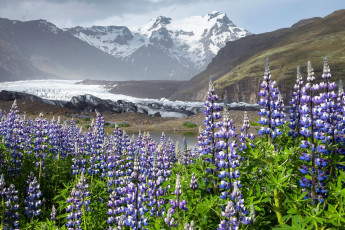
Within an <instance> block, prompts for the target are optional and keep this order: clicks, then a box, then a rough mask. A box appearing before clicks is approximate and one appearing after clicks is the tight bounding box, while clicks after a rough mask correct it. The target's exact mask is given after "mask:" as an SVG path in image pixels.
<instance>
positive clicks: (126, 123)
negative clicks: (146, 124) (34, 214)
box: [117, 121, 130, 128]
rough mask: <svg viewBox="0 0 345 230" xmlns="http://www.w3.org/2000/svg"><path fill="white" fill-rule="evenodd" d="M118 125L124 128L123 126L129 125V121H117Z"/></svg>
mask: <svg viewBox="0 0 345 230" xmlns="http://www.w3.org/2000/svg"><path fill="white" fill-rule="evenodd" d="M117 125H118V126H119V127H120V128H123V127H129V126H130V125H129V123H128V122H126V121H124V122H121V123H117Z"/></svg>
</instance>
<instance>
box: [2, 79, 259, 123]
mask: <svg viewBox="0 0 345 230" xmlns="http://www.w3.org/2000/svg"><path fill="white" fill-rule="evenodd" d="M77 82H78V81H73V80H27V81H15V82H3V83H1V85H0V91H1V90H6V91H15V92H22V93H26V94H31V95H35V96H38V97H40V98H42V99H43V100H44V102H45V103H50V104H56V105H58V106H71V107H70V108H73V109H79V110H80V111H84V112H91V111H92V110H94V109H95V108H97V109H103V110H104V111H108V112H117V113H119V112H128V111H131V112H137V113H143V114H147V115H150V116H161V117H179V118H180V117H186V116H190V115H195V114H198V113H201V112H202V111H203V110H204V103H203V102H187V101H170V100H168V99H165V98H161V99H147V98H136V97H131V96H125V95H121V94H112V93H109V92H108V88H107V86H103V85H83V84H76V83H77ZM29 99H30V98H29ZM71 104H72V105H71ZM228 106H229V109H240V110H257V109H258V108H259V106H258V105H250V104H246V103H243V102H240V103H231V104H229V105H228Z"/></svg>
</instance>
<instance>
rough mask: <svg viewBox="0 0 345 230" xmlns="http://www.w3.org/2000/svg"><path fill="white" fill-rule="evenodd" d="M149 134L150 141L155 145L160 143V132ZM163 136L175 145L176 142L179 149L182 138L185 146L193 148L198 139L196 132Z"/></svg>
mask: <svg viewBox="0 0 345 230" xmlns="http://www.w3.org/2000/svg"><path fill="white" fill-rule="evenodd" d="M127 133H128V135H132V134H134V135H136V136H137V134H138V133H129V132H127ZM149 133H150V136H151V137H152V139H153V140H154V141H156V142H157V143H159V142H160V138H161V136H162V132H158V131H150V132H149ZM164 134H165V137H166V139H168V138H170V139H171V140H172V141H174V142H175V143H176V141H178V143H179V146H180V147H182V144H183V138H184V137H185V138H186V141H187V145H188V146H189V147H194V146H195V145H197V144H198V139H197V136H198V133H196V132H184V133H181V132H164Z"/></svg>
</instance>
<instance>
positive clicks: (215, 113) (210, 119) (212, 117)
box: [200, 79, 222, 164]
mask: <svg viewBox="0 0 345 230" xmlns="http://www.w3.org/2000/svg"><path fill="white" fill-rule="evenodd" d="M218 100H219V97H218V96H217V94H215V89H214V85H213V81H212V79H210V82H209V88H208V92H207V97H206V101H205V103H204V105H205V110H204V115H205V119H204V126H205V130H204V131H203V133H202V140H203V141H202V142H201V143H200V147H202V152H203V154H204V155H208V154H210V155H212V159H209V160H210V161H211V162H213V163H214V164H215V161H216V152H215V149H216V145H215V136H214V134H215V129H216V128H219V127H220V124H219V123H217V122H216V121H217V120H218V119H220V118H221V115H220V111H221V109H222V107H221V106H220V105H217V104H216V102H217V101H218Z"/></svg>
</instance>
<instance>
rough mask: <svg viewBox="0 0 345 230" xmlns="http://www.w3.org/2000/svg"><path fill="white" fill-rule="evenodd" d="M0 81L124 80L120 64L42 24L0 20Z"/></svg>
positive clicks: (123, 67)
mask: <svg viewBox="0 0 345 230" xmlns="http://www.w3.org/2000/svg"><path fill="white" fill-rule="evenodd" d="M0 30H1V33H0V81H5V80H18V79H37V78H40V79H42V78H64V79H78V78H79V79H82V78H84V79H85V78H102V79H119V80H121V79H122V80H124V79H126V78H127V77H129V76H130V75H131V74H132V73H131V70H132V68H129V67H128V66H127V65H126V64H125V63H123V62H122V61H120V60H118V59H116V58H114V57H113V56H111V55H109V54H107V53H104V52H102V51H100V50H98V49H96V48H95V47H93V46H90V45H88V44H86V43H85V42H82V41H80V40H79V39H77V38H75V37H74V36H72V35H71V34H70V33H67V32H65V31H63V30H61V29H59V28H58V27H56V26H55V25H53V24H51V23H49V22H47V21H44V20H35V21H27V22H21V21H13V20H8V19H0Z"/></svg>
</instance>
